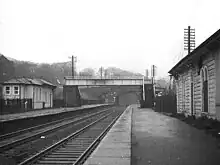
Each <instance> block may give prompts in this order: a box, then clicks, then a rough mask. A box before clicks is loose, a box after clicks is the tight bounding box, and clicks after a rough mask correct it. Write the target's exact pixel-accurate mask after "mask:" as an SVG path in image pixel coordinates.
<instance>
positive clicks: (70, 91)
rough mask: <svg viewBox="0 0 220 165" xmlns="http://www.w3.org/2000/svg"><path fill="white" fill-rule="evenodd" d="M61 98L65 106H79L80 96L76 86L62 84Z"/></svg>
mask: <svg viewBox="0 0 220 165" xmlns="http://www.w3.org/2000/svg"><path fill="white" fill-rule="evenodd" d="M63 98H64V104H65V106H66V107H76V106H81V98H80V93H79V89H78V86H74V85H73V86H64V87H63Z"/></svg>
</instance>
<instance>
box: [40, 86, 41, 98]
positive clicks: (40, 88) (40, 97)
mask: <svg viewBox="0 0 220 165" xmlns="http://www.w3.org/2000/svg"><path fill="white" fill-rule="evenodd" d="M40 101H41V88H40Z"/></svg>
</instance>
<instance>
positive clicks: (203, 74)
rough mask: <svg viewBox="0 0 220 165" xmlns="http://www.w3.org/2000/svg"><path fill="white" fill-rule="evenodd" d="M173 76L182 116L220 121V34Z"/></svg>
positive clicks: (173, 71)
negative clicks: (206, 117) (204, 116)
mask: <svg viewBox="0 0 220 165" xmlns="http://www.w3.org/2000/svg"><path fill="white" fill-rule="evenodd" d="M169 73H170V74H171V75H172V77H174V78H175V84H176V95H177V111H178V112H179V113H184V114H188V115H196V116H201V115H206V116H208V117H212V118H216V119H218V120H220V30H218V31H217V32H215V33H214V34H213V35H212V36H210V37H209V38H208V39H207V40H206V41H204V42H203V43H202V44H201V45H199V46H198V47H197V48H196V49H195V50H193V51H192V52H191V53H190V54H188V55H187V56H186V57H184V58H183V59H182V60H181V61H180V62H178V63H177V64H176V65H175V66H174V67H173V68H172V69H171V70H170V71H169Z"/></svg>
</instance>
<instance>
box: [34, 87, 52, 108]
mask: <svg viewBox="0 0 220 165" xmlns="http://www.w3.org/2000/svg"><path fill="white" fill-rule="evenodd" d="M32 90H33V91H34V96H33V97H34V99H33V100H34V109H41V108H50V107H52V106H53V91H52V89H51V88H48V87H44V86H34V87H32ZM32 94H33V93H32ZM43 103H45V104H44V107H43Z"/></svg>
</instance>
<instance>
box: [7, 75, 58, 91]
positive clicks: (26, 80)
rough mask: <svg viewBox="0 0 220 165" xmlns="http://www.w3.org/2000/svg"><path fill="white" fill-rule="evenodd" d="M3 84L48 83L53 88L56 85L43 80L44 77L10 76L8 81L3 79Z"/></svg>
mask: <svg viewBox="0 0 220 165" xmlns="http://www.w3.org/2000/svg"><path fill="white" fill-rule="evenodd" d="M3 84H26V85H48V86H51V87H53V88H55V87H56V86H55V85H53V84H52V83H50V82H48V81H46V80H44V79H37V78H25V77H23V78H12V79H10V80H8V81H5V82H4V83H3Z"/></svg>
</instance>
